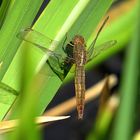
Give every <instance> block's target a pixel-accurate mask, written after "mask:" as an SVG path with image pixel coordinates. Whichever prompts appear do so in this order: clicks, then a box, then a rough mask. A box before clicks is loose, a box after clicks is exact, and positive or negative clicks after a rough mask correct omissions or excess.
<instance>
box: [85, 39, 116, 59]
mask: <svg viewBox="0 0 140 140" xmlns="http://www.w3.org/2000/svg"><path fill="white" fill-rule="evenodd" d="M116 43H117V41H116V40H110V41H107V42H105V43H103V44H101V45H99V46H97V47H95V48H92V49H89V50H88V52H87V57H88V61H90V60H91V59H92V58H94V57H96V56H98V55H99V54H100V53H101V52H102V51H105V50H107V49H108V48H111V47H112V46H114V45H115V44H116Z"/></svg>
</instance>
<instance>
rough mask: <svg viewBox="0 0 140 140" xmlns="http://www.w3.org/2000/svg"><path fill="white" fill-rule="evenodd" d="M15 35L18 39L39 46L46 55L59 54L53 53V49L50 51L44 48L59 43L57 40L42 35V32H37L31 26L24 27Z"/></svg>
mask: <svg viewBox="0 0 140 140" xmlns="http://www.w3.org/2000/svg"><path fill="white" fill-rule="evenodd" d="M17 37H18V38H19V39H22V40H24V41H27V42H29V43H31V44H33V45H34V46H36V47H38V48H40V49H41V50H42V51H43V52H45V53H48V55H52V56H53V55H54V56H55V55H58V56H60V55H59V54H55V53H54V51H51V50H49V49H47V48H46V47H48V46H50V45H51V46H53V47H55V46H56V45H58V44H59V42H58V41H54V40H52V39H50V38H48V37H46V36H45V35H43V34H42V33H39V32H38V31H35V30H33V29H31V28H26V29H23V30H21V31H20V32H19V33H18V34H17Z"/></svg>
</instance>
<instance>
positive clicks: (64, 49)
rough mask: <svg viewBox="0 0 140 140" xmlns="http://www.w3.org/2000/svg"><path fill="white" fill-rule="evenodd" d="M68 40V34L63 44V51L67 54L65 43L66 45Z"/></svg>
mask: <svg viewBox="0 0 140 140" xmlns="http://www.w3.org/2000/svg"><path fill="white" fill-rule="evenodd" d="M67 39H68V35H67V33H66V37H65V39H64V41H63V44H62V49H63V51H64V52H66V48H65V43H66V41H67Z"/></svg>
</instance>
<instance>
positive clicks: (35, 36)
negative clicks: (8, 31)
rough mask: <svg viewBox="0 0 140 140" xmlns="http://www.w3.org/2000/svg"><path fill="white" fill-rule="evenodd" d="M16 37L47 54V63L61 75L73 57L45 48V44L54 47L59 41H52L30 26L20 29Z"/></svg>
mask: <svg viewBox="0 0 140 140" xmlns="http://www.w3.org/2000/svg"><path fill="white" fill-rule="evenodd" d="M17 37H18V38H19V39H22V40H24V41H27V42H29V43H31V44H33V45H34V46H35V47H37V48H39V49H40V50H42V51H43V52H44V53H47V54H48V55H49V59H48V60H47V63H48V64H49V66H50V67H51V69H52V70H53V71H54V72H55V73H56V74H59V75H63V73H62V72H63V71H64V69H65V71H66V66H67V65H69V64H70V61H71V60H72V59H73V58H70V57H68V56H65V57H64V56H62V54H59V53H57V52H54V51H51V50H49V49H47V48H45V46H46V47H48V46H50V45H51V46H52V47H56V46H57V45H58V44H59V42H58V41H54V40H52V39H50V38H48V37H46V36H45V35H43V34H41V33H39V32H37V31H35V30H33V29H31V28H26V29H24V30H21V31H20V33H18V35H17ZM64 64H65V65H64ZM67 67H68V66H67ZM48 73H49V72H48ZM64 73H66V72H64ZM64 75H65V74H64ZM50 76H51V75H50ZM59 77H62V76H59ZM61 79H63V78H61Z"/></svg>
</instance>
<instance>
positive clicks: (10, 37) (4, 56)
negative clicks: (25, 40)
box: [0, 0, 42, 120]
mask: <svg viewBox="0 0 140 140" xmlns="http://www.w3.org/2000/svg"><path fill="white" fill-rule="evenodd" d="M41 4H42V0H41V1H40V0H22V1H19V0H17V1H16V0H15V1H11V3H10V5H9V7H10V8H9V9H8V12H7V13H6V17H5V20H4V24H3V26H2V28H1V30H0V33H1V36H0V62H2V63H3V65H2V66H1V68H0V79H2V78H3V76H4V74H5V73H6V72H7V69H8V67H9V65H10V64H11V61H12V59H13V57H14V56H15V54H16V52H17V49H18V47H19V44H20V43H21V40H19V39H17V37H16V35H17V33H18V32H19V30H20V29H21V28H23V27H26V26H30V25H31V23H32V22H33V20H34V18H35V16H36V14H37V12H38V9H39V7H40V5H41ZM3 14H4V13H3ZM18 60H19V63H20V59H18ZM19 68H20V67H18V66H17V67H16V68H15V69H14V72H16V71H17V69H18V70H19V71H18V72H19V77H16V78H15V76H16V75H15V73H12V75H11V76H9V75H7V73H6V75H7V76H8V79H13V80H15V81H17V82H18V84H19V85H20V77H21V76H20V75H21V73H20V69H19ZM3 83H5V82H3ZM6 84H7V82H6ZM7 85H9V86H10V87H12V88H13V89H15V87H13V86H12V84H9V83H8V84H7ZM19 89H20V88H18V89H17V88H16V89H15V90H17V91H19ZM9 96H10V95H9ZM15 98H16V96H14V97H13V95H11V99H10V97H9V100H11V101H10V104H6V105H5V104H3V103H1V104H0V108H2V112H1V111H0V120H1V119H2V118H3V117H4V116H5V114H6V113H7V111H8V110H9V108H10V107H11V105H12V104H13V102H14V101H15Z"/></svg>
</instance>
